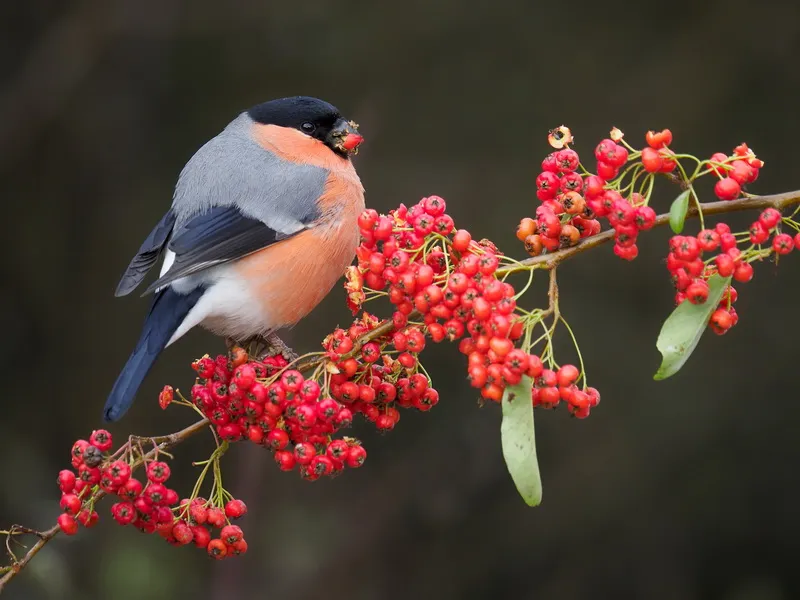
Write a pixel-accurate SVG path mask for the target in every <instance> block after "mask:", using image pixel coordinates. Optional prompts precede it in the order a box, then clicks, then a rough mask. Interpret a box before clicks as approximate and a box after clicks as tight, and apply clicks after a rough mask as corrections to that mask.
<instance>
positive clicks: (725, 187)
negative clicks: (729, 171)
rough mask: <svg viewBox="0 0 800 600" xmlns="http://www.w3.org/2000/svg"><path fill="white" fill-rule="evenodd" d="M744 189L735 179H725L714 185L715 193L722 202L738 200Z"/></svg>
mask: <svg viewBox="0 0 800 600" xmlns="http://www.w3.org/2000/svg"><path fill="white" fill-rule="evenodd" d="M741 191H742V188H741V186H740V185H739V183H738V182H737V181H736V180H735V179H731V178H730V177H724V178H722V179H720V180H719V181H718V182H717V183H716V185H714V193H715V194H716V195H717V198H719V199H720V200H736V198H738V197H739V194H740V193H741Z"/></svg>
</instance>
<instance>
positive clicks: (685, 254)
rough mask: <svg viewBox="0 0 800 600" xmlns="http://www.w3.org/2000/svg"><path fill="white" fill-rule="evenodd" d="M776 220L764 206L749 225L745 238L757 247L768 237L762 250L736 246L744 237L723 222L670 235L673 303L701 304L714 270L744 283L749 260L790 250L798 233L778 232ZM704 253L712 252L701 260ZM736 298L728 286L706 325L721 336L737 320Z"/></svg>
mask: <svg viewBox="0 0 800 600" xmlns="http://www.w3.org/2000/svg"><path fill="white" fill-rule="evenodd" d="M780 223H781V213H780V212H778V211H777V210H775V209H774V208H767V209H765V210H764V211H763V212H762V213H761V214H760V215H759V217H758V220H756V221H755V222H753V224H752V225H751V226H750V230H749V241H750V242H751V243H752V244H753V245H755V246H759V247H760V246H761V245H762V244H765V243H766V242H768V241H769V238H770V236H772V240H771V242H770V244H769V246H768V248H767V249H765V250H759V249H756V250H750V251H747V252H745V253H743V252H742V251H741V250H740V249H739V248H738V243H739V241H744V239H741V240H739V239H737V236H736V235H735V234H733V233H731V228H730V227H729V226H728V225H727V224H726V223H717V224H716V226H715V227H714V229H704V230H702V231H701V232H700V233H698V234H697V236H695V237H692V236H683V235H676V236H673V237H672V238H671V239H670V244H669V247H670V252H669V254H668V255H667V269H668V270H669V272H670V274H671V275H672V281H673V283H674V285H675V288H676V290H677V292H676V295H675V303H676V304H680V303H681V302H686V301H688V302H691V303H692V304H704V303H705V302H706V300H707V299H708V295H709V286H708V278H709V277H711V276H712V275H714V274H715V273H718V274H719V275H720V276H722V277H732V278H733V279H734V281H737V282H739V283H746V282H748V281H750V280H751V279H752V278H753V265H752V264H751V262H750V261H751V260H756V259H763V258H765V257H766V256H768V255H769V254H773V253H774V254H777V255H784V254H788V253H790V252H791V251H792V249H793V248H795V246H797V245H798V244H800V233H798V234H796V235H795V237H794V238H792V236H791V235H789V234H788V233H781V232H780V231H779V225H780ZM704 252H715V253H716V254H715V255H714V256H713V257H711V258H710V259H707V260H705V261H704V260H703V253H704ZM737 298H738V293H737V291H736V289H735V288H734V287H733V286H729V287H728V289H727V290H726V291H725V293H724V294H723V297H722V300H721V301H720V303H719V307H718V308H717V310H716V311H715V312H714V313H713V314H712V316H711V320H710V321H709V327H711V329H712V330H713V331H714V332H715V333H717V334H719V335H722V334H724V333H726V332H727V331H728V330H729V329H730V328H731V327H733V326H735V325H736V323H738V322H739V315H738V314H737V313H736V309H735V308H734V307H733V304H734V303H735V302H736V299H737Z"/></svg>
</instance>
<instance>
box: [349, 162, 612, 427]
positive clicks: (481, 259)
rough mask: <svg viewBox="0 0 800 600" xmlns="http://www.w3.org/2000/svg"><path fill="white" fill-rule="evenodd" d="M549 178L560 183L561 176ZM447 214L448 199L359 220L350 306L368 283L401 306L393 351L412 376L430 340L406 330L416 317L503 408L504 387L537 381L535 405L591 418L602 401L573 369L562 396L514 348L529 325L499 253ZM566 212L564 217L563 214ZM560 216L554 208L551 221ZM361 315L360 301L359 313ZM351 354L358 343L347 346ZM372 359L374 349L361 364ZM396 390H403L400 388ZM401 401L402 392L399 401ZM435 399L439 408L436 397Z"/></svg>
mask: <svg viewBox="0 0 800 600" xmlns="http://www.w3.org/2000/svg"><path fill="white" fill-rule="evenodd" d="M569 152H572V151H571V150H570V151H569ZM573 154H574V152H573ZM563 158H564V160H565V161H566V160H567V158H568V159H569V161H570V162H569V165H565V166H564V167H563V168H564V169H568V168H569V169H572V170H569V171H567V170H565V171H564V172H563V173H562V175H563V176H566V174H567V173H572V174H573V175H574V174H575V173H574V168H575V167H577V162H576V161H575V160H574V159H573V157H572V156H571V155H570V156H569V157H563ZM548 172H549V171H548ZM550 173H551V174H552V175H553V176H555V173H556V171H552V172H550ZM578 179H580V177H579V176H578ZM552 202H553V203H555V200H553V201H552ZM580 202H583V200H582V198H581V200H580ZM576 206H577V205H576ZM580 209H581V211H582V210H583V209H584V207H583V206H580ZM445 210H446V204H445V201H444V200H443V199H442V198H440V197H439V196H429V197H427V198H423V199H422V200H420V201H419V202H418V203H417V204H416V205H414V206H412V207H411V208H407V207H405V206H403V205H401V206H400V208H398V209H397V210H395V211H392V212H391V213H390V214H389V216H381V215H378V213H377V212H375V211H373V210H367V211H365V212H364V213H363V214H362V215H361V216H360V217H359V227H360V228H361V235H362V243H361V245H360V246H359V248H358V251H357V256H358V259H359V265H358V268H357V269H354V270H353V271H351V272H350V273H349V274H348V282H347V283H346V284H345V285H346V288H347V290H348V293H349V297H350V298H351V300H352V299H354V298H359V296H358V295H359V294H363V293H364V292H363V289H362V288H363V284H366V286H367V287H368V288H371V289H373V290H379V291H382V290H386V293H387V294H388V297H389V301H390V302H391V303H392V304H393V305H394V306H395V312H394V314H393V316H392V323H393V325H394V333H393V335H392V337H391V343H392V345H393V346H394V348H395V350H396V351H397V352H399V353H400V354H399V356H398V357H397V359H396V360H397V361H399V362H401V363H402V364H403V366H404V367H405V368H407V369H414V368H415V367H416V357H415V356H414V354H415V353H418V352H419V351H421V350H422V347H423V346H424V340H425V338H424V336H423V335H422V334H421V332H420V329H419V328H418V327H417V326H416V325H411V326H409V324H408V318H409V315H411V314H412V312H413V311H415V310H416V311H417V313H419V314H420V315H421V316H422V324H423V326H424V328H425V330H426V332H427V335H429V336H430V338H431V339H432V340H433V341H434V342H440V341H443V340H445V339H447V340H449V341H456V340H460V342H459V350H460V351H461V352H462V353H463V354H465V355H466V356H467V357H468V361H467V370H468V378H469V382H470V384H471V385H472V386H473V387H474V388H476V389H479V390H480V394H481V397H482V398H484V399H485V400H491V401H493V402H500V400H501V399H502V397H503V392H504V390H505V388H506V386H508V385H514V384H517V383H519V382H520V381H521V379H522V377H523V376H524V375H528V376H529V377H531V378H533V379H534V380H535V381H537V382H538V383H537V385H536V387H535V389H534V392H533V402H534V404H535V405H537V406H539V405H542V406H549V407H554V406H555V405H556V404H558V400H559V399H564V400H566V401H567V402H568V404H569V406H570V410H571V412H573V414H575V415H576V416H581V417H585V416H587V415H588V414H589V409H590V408H591V406H593V405H595V404H596V403H597V400H599V394H596V391H595V392H593V393H592V394H588V393H587V392H585V391H583V390H578V388H577V387H576V386H575V382H576V381H577V379H578V377H579V373H578V370H577V369H576V368H575V367H571V366H569V367H571V369H572V370H569V369H567V371H565V373H567V372H568V373H572V372H573V371H574V379H573V380H571V381H567V379H569V377H566V376H564V378H563V383H564V385H563V386H561V387H562V388H563V390H564V391H563V393H562V392H561V391H559V387H558V386H553V385H551V383H550V379H551V378H550V376H549V374H550V373H553V371H551V370H549V369H544V367H543V365H542V361H541V359H540V358H539V356H537V355H535V354H529V353H527V352H525V351H523V350H521V349H519V348H516V347H515V342H516V341H517V340H519V339H520V337H521V336H522V334H523V333H524V327H525V324H524V321H522V320H521V319H520V318H519V317H518V315H517V314H516V313H515V311H516V307H517V305H516V299H515V290H514V287H513V286H512V285H511V284H509V283H506V282H503V281H501V280H500V279H498V278H497V275H496V273H497V270H498V268H499V266H500V263H501V256H502V255H501V253H500V252H499V251H498V250H497V248H496V247H495V246H494V245H493V244H492V243H491V242H488V241H485V240H484V241H481V242H480V243H478V242H475V241H473V239H472V236H471V234H470V233H469V232H468V231H466V230H464V229H461V230H458V231H454V230H455V226H454V224H453V219H452V218H450V217H449V216H448V215H447V213H446V212H445ZM558 210H559V211H561V212H564V210H563V206H562V208H559V209H558ZM554 211H555V207H553V210H552V211H551V214H552V215H555V212H554ZM578 212H580V211H577V212H576V213H575V214H574V215H573V214H571V213H570V217H569V218H573V217H574V218H578V217H577V214H578ZM554 218H555V217H554ZM556 221H559V219H558V218H556ZM587 223H588V222H587ZM571 226H572V227H574V225H571ZM598 226H599V224H598ZM590 227H593V226H591V225H590ZM557 236H558V233H556V237H557ZM551 237H552V236H551ZM358 306H360V304H358V302H356V306H355V308H358ZM350 347H352V343H350V344H349V345H348V346H347V348H350ZM365 350H366V346H365V348H363V349H362V357H363V356H364V351H365ZM407 350H408V351H410V352H408V351H407ZM383 352H385V350H384V348H383V347H382V346H381V345H380V344H379V343H377V342H375V343H373V344H372V347H371V348H370V349H369V351H368V353H367V354H368V356H369V358H370V359H371V360H372V361H375V360H377V358H378V357H379V356H381V354H382V353H383ZM384 361H385V362H386V364H387V368H389V369H390V370H391V365H392V364H393V362H394V361H393V360H392V359H388V358H387V357H386V355H384ZM565 368H566V366H565ZM415 378H416V381H417V382H416V383H415V381H414V379H415ZM408 380H409V384H408V385H409V387H410V389H411V390H413V388H414V387H415V386H416V385H417V383H418V384H419V387H420V391H425V393H426V394H430V393H431V390H430V388H428V390H427V391H426V390H425V388H424V385H425V383H427V378H426V377H425V376H424V375H421V374H419V373H417V374H415V375H412V376H411V377H410V378H409V379H408ZM550 387H554V389H556V391H557V396H558V398H557V399H556V400H555V401H552V399H551V398H550V392H545V394H544V401H540V388H542V389H543V388H550ZM398 389H399V390H402V386H401V387H399V388H398ZM573 391H577V392H579V393H578V394H573V393H572V392H573ZM401 395H402V392H398V397H399V396H401ZM417 396H419V392H418V393H417ZM435 397H436V398H437V399H438V394H437V395H436V396H435ZM417 408H419V407H417Z"/></svg>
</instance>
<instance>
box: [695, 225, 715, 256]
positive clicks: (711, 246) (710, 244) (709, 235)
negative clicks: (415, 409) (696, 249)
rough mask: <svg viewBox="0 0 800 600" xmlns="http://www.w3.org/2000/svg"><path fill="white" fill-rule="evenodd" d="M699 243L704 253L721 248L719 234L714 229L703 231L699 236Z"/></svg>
mask: <svg viewBox="0 0 800 600" xmlns="http://www.w3.org/2000/svg"><path fill="white" fill-rule="evenodd" d="M697 242H698V244H700V249H701V250H702V251H703V252H711V251H712V250H716V249H717V248H718V247H719V234H718V233H717V232H716V231H714V230H713V229H703V230H702V231H701V232H700V233H698V234H697Z"/></svg>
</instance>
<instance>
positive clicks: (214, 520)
mask: <svg viewBox="0 0 800 600" xmlns="http://www.w3.org/2000/svg"><path fill="white" fill-rule="evenodd" d="M206 523H208V524H209V525H211V526H212V527H217V528H220V527H222V526H224V525H225V511H224V510H222V509H221V508H219V507H218V506H212V507H211V508H209V509H208V513H207V518H206Z"/></svg>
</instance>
